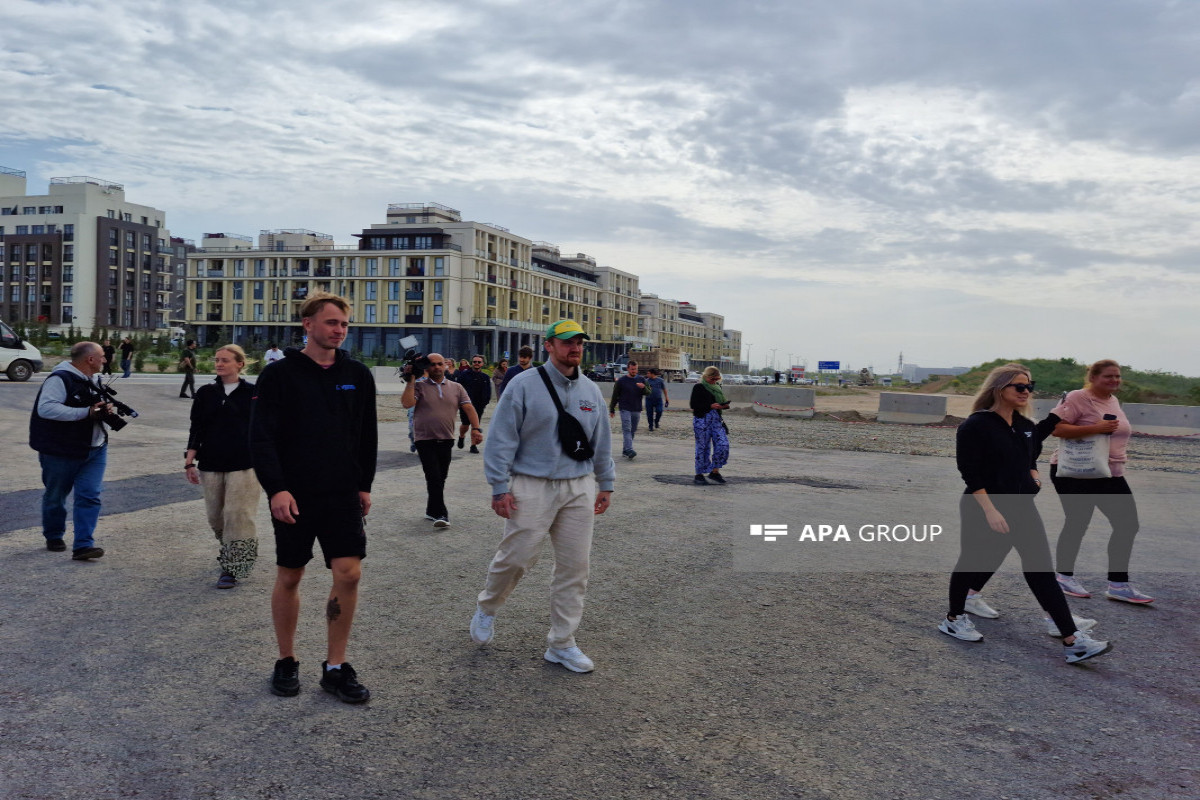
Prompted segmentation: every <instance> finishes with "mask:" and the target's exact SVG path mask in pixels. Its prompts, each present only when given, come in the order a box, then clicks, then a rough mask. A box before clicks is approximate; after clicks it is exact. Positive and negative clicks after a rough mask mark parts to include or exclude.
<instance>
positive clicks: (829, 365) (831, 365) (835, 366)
mask: <svg viewBox="0 0 1200 800" xmlns="http://www.w3.org/2000/svg"><path fill="white" fill-rule="evenodd" d="M841 368H842V362H840V361H818V362H817V369H819V370H827V369H832V370H839V369H841Z"/></svg>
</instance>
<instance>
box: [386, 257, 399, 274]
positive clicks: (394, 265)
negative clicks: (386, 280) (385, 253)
mask: <svg viewBox="0 0 1200 800" xmlns="http://www.w3.org/2000/svg"><path fill="white" fill-rule="evenodd" d="M399 274H400V259H398V258H389V259H388V275H391V276H392V277H395V276H397V275H399Z"/></svg>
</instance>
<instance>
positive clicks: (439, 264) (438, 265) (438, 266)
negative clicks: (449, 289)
mask: <svg viewBox="0 0 1200 800" xmlns="http://www.w3.org/2000/svg"><path fill="white" fill-rule="evenodd" d="M433 274H434V275H445V274H446V259H445V258H442V257H441V256H438V257H437V258H435V259H433Z"/></svg>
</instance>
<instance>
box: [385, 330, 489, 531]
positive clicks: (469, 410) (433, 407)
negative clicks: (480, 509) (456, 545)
mask: <svg viewBox="0 0 1200 800" xmlns="http://www.w3.org/2000/svg"><path fill="white" fill-rule="evenodd" d="M446 366H447V365H446V362H445V360H444V359H443V358H442V357H441V356H440V355H439V354H437V353H430V354H429V355H428V356H426V357H424V358H422V357H417V358H415V359H413V361H412V362H410V364H409V365H408V367H407V369H406V375H405V377H406V378H407V381H408V382H407V383H405V384H404V393H403V394H401V395H400V405H402V406H404V407H405V408H411V409H413V435H414V437H415V439H416V447H417V455H418V456H420V458H421V467H422V469H424V470H425V486H426V488H427V489H428V491H429V500H428V501H427V502H426V504H425V519H428V520H432V521H433V526H434V527H435V528H449V527H450V512H449V510H448V509H447V508H446V500H445V497H444V489H445V487H446V476H447V475H448V474H450V452H451V447H452V446H453V445H454V420H455V417H457V416H458V413H459V410H460V409H461V410H462V412H463V413H464V414H466V416H467V420H468V422H469V424H470V427H471V445H472V446H475V445H478V444H479V443H480V442H482V441H483V431H482V430H481V429H480V427H479V415H478V414H476V413H475V407H474V406H473V405H471V398H470V397H469V396H467V390H466V389H464V388H463V387H462V386H460V385H459V384H457V383H454V382H453V381H450V380H447V378H446ZM451 366H452V365H451ZM421 372H424V374H425V378H426V380H423V381H418V380H416V378H419V377H420V375H421Z"/></svg>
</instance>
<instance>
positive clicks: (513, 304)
mask: <svg viewBox="0 0 1200 800" xmlns="http://www.w3.org/2000/svg"><path fill="white" fill-rule="evenodd" d="M508 307H509V308H511V309H512V310H514V311H516V309H517V301H516V300H509V301H508Z"/></svg>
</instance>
